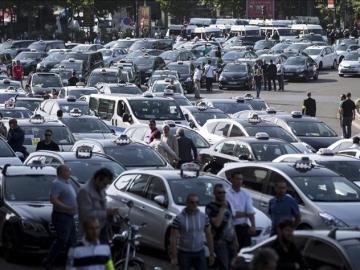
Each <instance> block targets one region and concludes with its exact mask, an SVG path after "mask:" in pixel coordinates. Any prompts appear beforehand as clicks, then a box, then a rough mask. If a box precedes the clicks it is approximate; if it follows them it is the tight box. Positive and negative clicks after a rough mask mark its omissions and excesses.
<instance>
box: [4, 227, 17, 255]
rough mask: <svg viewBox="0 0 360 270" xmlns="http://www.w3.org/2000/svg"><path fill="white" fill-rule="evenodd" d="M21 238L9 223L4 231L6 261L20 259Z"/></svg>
mask: <svg viewBox="0 0 360 270" xmlns="http://www.w3.org/2000/svg"><path fill="white" fill-rule="evenodd" d="M18 245H19V240H18V237H17V234H16V232H15V230H14V229H13V228H11V227H10V226H9V225H7V226H6V227H5V228H4V231H3V256H4V258H5V260H6V261H8V262H13V261H15V260H16V259H18Z"/></svg>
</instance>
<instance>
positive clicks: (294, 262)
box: [271, 220, 307, 270]
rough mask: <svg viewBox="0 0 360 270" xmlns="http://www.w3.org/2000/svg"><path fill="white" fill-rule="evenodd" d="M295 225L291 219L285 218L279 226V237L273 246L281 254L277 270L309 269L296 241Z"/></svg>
mask: <svg viewBox="0 0 360 270" xmlns="http://www.w3.org/2000/svg"><path fill="white" fill-rule="evenodd" d="M294 228H295V225H294V223H293V222H292V221H290V220H283V221H282V222H280V223H279V224H278V226H277V238H276V240H275V241H274V242H273V244H272V246H271V247H272V248H273V250H274V251H276V253H277V254H278V256H279V260H278V264H277V270H297V269H299V270H300V269H301V270H303V269H307V268H306V266H305V263H304V259H303V257H302V255H301V252H300V251H299V250H298V248H297V247H296V245H295V243H294Z"/></svg>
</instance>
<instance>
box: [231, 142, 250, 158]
mask: <svg viewBox="0 0 360 270" xmlns="http://www.w3.org/2000/svg"><path fill="white" fill-rule="evenodd" d="M242 155H248V156H250V155H251V153H250V150H249V148H248V146H247V145H246V144H244V143H237V144H236V145H235V149H234V156H235V157H240V156H242Z"/></svg>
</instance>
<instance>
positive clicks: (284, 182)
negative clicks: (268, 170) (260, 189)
mask: <svg viewBox="0 0 360 270" xmlns="http://www.w3.org/2000/svg"><path fill="white" fill-rule="evenodd" d="M280 184H285V185H287V183H286V181H285V180H282V179H278V180H276V181H275V186H277V185H280Z"/></svg>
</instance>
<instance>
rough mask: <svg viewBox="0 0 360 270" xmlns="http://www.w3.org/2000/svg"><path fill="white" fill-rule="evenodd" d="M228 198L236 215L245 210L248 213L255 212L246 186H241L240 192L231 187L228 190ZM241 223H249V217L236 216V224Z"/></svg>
mask: <svg viewBox="0 0 360 270" xmlns="http://www.w3.org/2000/svg"><path fill="white" fill-rule="evenodd" d="M226 199H227V201H228V202H229V204H230V207H231V211H232V214H233V216H235V215H236V212H245V213H247V214H255V211H254V208H253V202H252V198H251V196H250V194H249V192H248V191H246V190H245V189H244V188H241V189H240V191H239V192H236V191H235V190H234V189H232V188H231V189H229V190H228V191H227V192H226ZM239 224H248V218H247V217H243V218H234V225H239Z"/></svg>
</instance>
